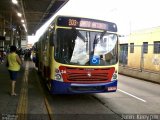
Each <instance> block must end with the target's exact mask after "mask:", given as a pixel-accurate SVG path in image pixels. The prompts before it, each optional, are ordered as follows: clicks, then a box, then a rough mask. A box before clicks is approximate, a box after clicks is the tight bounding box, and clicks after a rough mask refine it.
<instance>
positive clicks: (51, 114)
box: [34, 70, 54, 120]
mask: <svg viewBox="0 0 160 120" xmlns="http://www.w3.org/2000/svg"><path fill="white" fill-rule="evenodd" d="M34 72H35V74H36V71H35V70H34ZM35 80H36V81H37V84H38V87H39V90H40V92H41V93H42V95H43V97H44V104H45V107H46V110H47V112H48V116H49V120H54V119H53V118H54V117H53V110H52V109H53V108H51V106H50V104H49V101H48V99H47V98H48V97H47V95H45V92H44V90H43V89H42V86H41V83H40V81H39V79H38V76H37V74H36V79H35Z"/></svg>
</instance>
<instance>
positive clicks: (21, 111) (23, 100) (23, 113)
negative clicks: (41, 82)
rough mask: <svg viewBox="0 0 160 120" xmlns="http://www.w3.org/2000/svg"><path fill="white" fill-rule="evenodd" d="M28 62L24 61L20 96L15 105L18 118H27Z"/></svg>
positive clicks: (25, 119) (21, 119) (20, 119)
mask: <svg viewBox="0 0 160 120" xmlns="http://www.w3.org/2000/svg"><path fill="white" fill-rule="evenodd" d="M28 70H29V63H28V62H26V67H25V72H24V77H23V81H22V87H21V92H20V98H19V102H18V106H17V115H18V120H27V110H28V74H29V72H28Z"/></svg>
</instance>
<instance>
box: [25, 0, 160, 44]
mask: <svg viewBox="0 0 160 120" xmlns="http://www.w3.org/2000/svg"><path fill="white" fill-rule="evenodd" d="M159 11H160V7H159V0H69V2H68V3H67V4H66V5H65V6H64V7H62V9H60V10H59V11H58V12H57V13H56V14H55V15H53V16H52V18H51V19H50V21H49V22H48V23H46V24H45V25H44V26H42V27H41V28H40V29H39V30H38V31H37V32H36V36H30V37H28V40H29V43H34V42H35V41H36V40H37V39H38V38H39V36H40V35H41V34H42V33H43V32H42V31H43V30H45V29H46V27H47V26H48V25H49V23H50V22H51V21H52V19H54V17H55V16H56V15H70V16H80V17H87V18H95V19H100V20H106V21H110V22H115V23H116V24H117V27H118V33H119V34H123V35H126V34H129V33H130V32H132V31H135V30H139V29H145V28H152V27H157V26H160V15H159ZM35 37H36V39H35Z"/></svg>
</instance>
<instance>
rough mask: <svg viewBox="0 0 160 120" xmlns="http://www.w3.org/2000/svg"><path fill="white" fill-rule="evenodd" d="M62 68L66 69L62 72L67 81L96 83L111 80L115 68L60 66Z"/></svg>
mask: <svg viewBox="0 0 160 120" xmlns="http://www.w3.org/2000/svg"><path fill="white" fill-rule="evenodd" d="M60 70H63V71H66V72H65V73H62V77H63V79H64V81H65V82H78V83H95V82H107V81H110V80H111V78H112V75H113V73H114V71H115V68H113V67H112V68H105V69H102V68H98V69H97V68H96V69H92V68H89V69H86V68H70V67H63V66H61V67H60Z"/></svg>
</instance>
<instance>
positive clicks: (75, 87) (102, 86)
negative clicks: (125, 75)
mask: <svg viewBox="0 0 160 120" xmlns="http://www.w3.org/2000/svg"><path fill="white" fill-rule="evenodd" d="M116 90H117V80H114V81H111V82H107V83H94V84H79V83H66V82H60V81H55V80H52V81H51V89H50V92H51V93H52V94H78V93H105V92H115V91H116Z"/></svg>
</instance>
